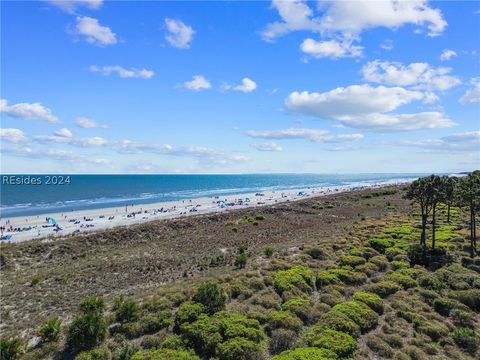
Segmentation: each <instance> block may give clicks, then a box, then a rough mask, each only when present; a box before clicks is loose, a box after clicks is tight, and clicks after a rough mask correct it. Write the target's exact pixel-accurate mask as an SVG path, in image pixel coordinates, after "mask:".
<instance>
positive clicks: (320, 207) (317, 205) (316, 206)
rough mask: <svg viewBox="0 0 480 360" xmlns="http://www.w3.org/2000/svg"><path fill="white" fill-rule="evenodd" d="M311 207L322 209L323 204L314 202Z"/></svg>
mask: <svg viewBox="0 0 480 360" xmlns="http://www.w3.org/2000/svg"><path fill="white" fill-rule="evenodd" d="M312 209H315V210H322V209H323V205H322V204H314V205H312Z"/></svg>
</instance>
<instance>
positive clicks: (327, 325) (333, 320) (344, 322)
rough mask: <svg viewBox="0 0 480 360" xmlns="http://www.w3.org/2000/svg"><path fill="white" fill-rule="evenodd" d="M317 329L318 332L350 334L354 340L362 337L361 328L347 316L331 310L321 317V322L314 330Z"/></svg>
mask: <svg viewBox="0 0 480 360" xmlns="http://www.w3.org/2000/svg"><path fill="white" fill-rule="evenodd" d="M315 327H316V328H317V329H318V331H320V330H322V329H333V330H337V331H342V332H344V333H347V334H350V335H351V336H352V337H354V338H357V337H359V336H360V327H359V326H358V325H357V324H356V323H355V322H353V321H352V320H350V318H349V317H348V316H347V315H345V314H343V313H341V312H339V311H335V310H330V311H328V312H326V313H325V314H323V315H322V316H320V319H319V322H318V323H317V324H316V325H315V326H314V327H313V328H315ZM313 328H312V329H313Z"/></svg>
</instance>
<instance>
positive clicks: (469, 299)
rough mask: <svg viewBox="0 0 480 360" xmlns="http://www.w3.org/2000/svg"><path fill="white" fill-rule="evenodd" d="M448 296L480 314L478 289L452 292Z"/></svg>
mask: <svg viewBox="0 0 480 360" xmlns="http://www.w3.org/2000/svg"><path fill="white" fill-rule="evenodd" d="M450 296H452V297H453V298H455V299H457V300H458V301H460V302H461V303H462V304H464V305H467V306H468V307H469V308H470V309H472V310H473V311H477V312H480V289H470V290H457V291H452V292H451V293H450Z"/></svg>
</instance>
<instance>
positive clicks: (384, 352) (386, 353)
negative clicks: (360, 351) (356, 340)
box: [365, 334, 394, 359]
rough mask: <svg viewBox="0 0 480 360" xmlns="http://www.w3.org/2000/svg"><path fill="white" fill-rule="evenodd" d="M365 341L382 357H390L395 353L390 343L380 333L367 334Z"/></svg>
mask: <svg viewBox="0 0 480 360" xmlns="http://www.w3.org/2000/svg"><path fill="white" fill-rule="evenodd" d="M365 343H366V344H367V346H368V347H369V348H370V349H371V350H372V351H373V352H374V353H376V354H378V355H380V357H381V358H382V359H387V358H388V359H389V358H391V357H392V356H393V354H394V351H393V349H392V348H391V347H390V345H389V344H387V343H386V342H385V341H384V340H383V339H382V338H381V337H380V336H378V335H374V334H369V335H367V337H366V341H365Z"/></svg>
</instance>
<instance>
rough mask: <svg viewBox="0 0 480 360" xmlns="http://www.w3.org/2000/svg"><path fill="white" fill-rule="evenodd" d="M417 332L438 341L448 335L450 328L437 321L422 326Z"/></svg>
mask: <svg viewBox="0 0 480 360" xmlns="http://www.w3.org/2000/svg"><path fill="white" fill-rule="evenodd" d="M417 330H418V331H419V332H421V333H423V334H425V335H427V336H429V337H430V338H431V339H432V340H433V341H438V340H439V339H440V338H442V337H444V336H446V335H448V328H447V327H446V326H444V325H442V324H441V323H439V322H437V321H435V322H433V321H429V322H427V323H426V324H423V325H420V326H419V327H418V329H417Z"/></svg>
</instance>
